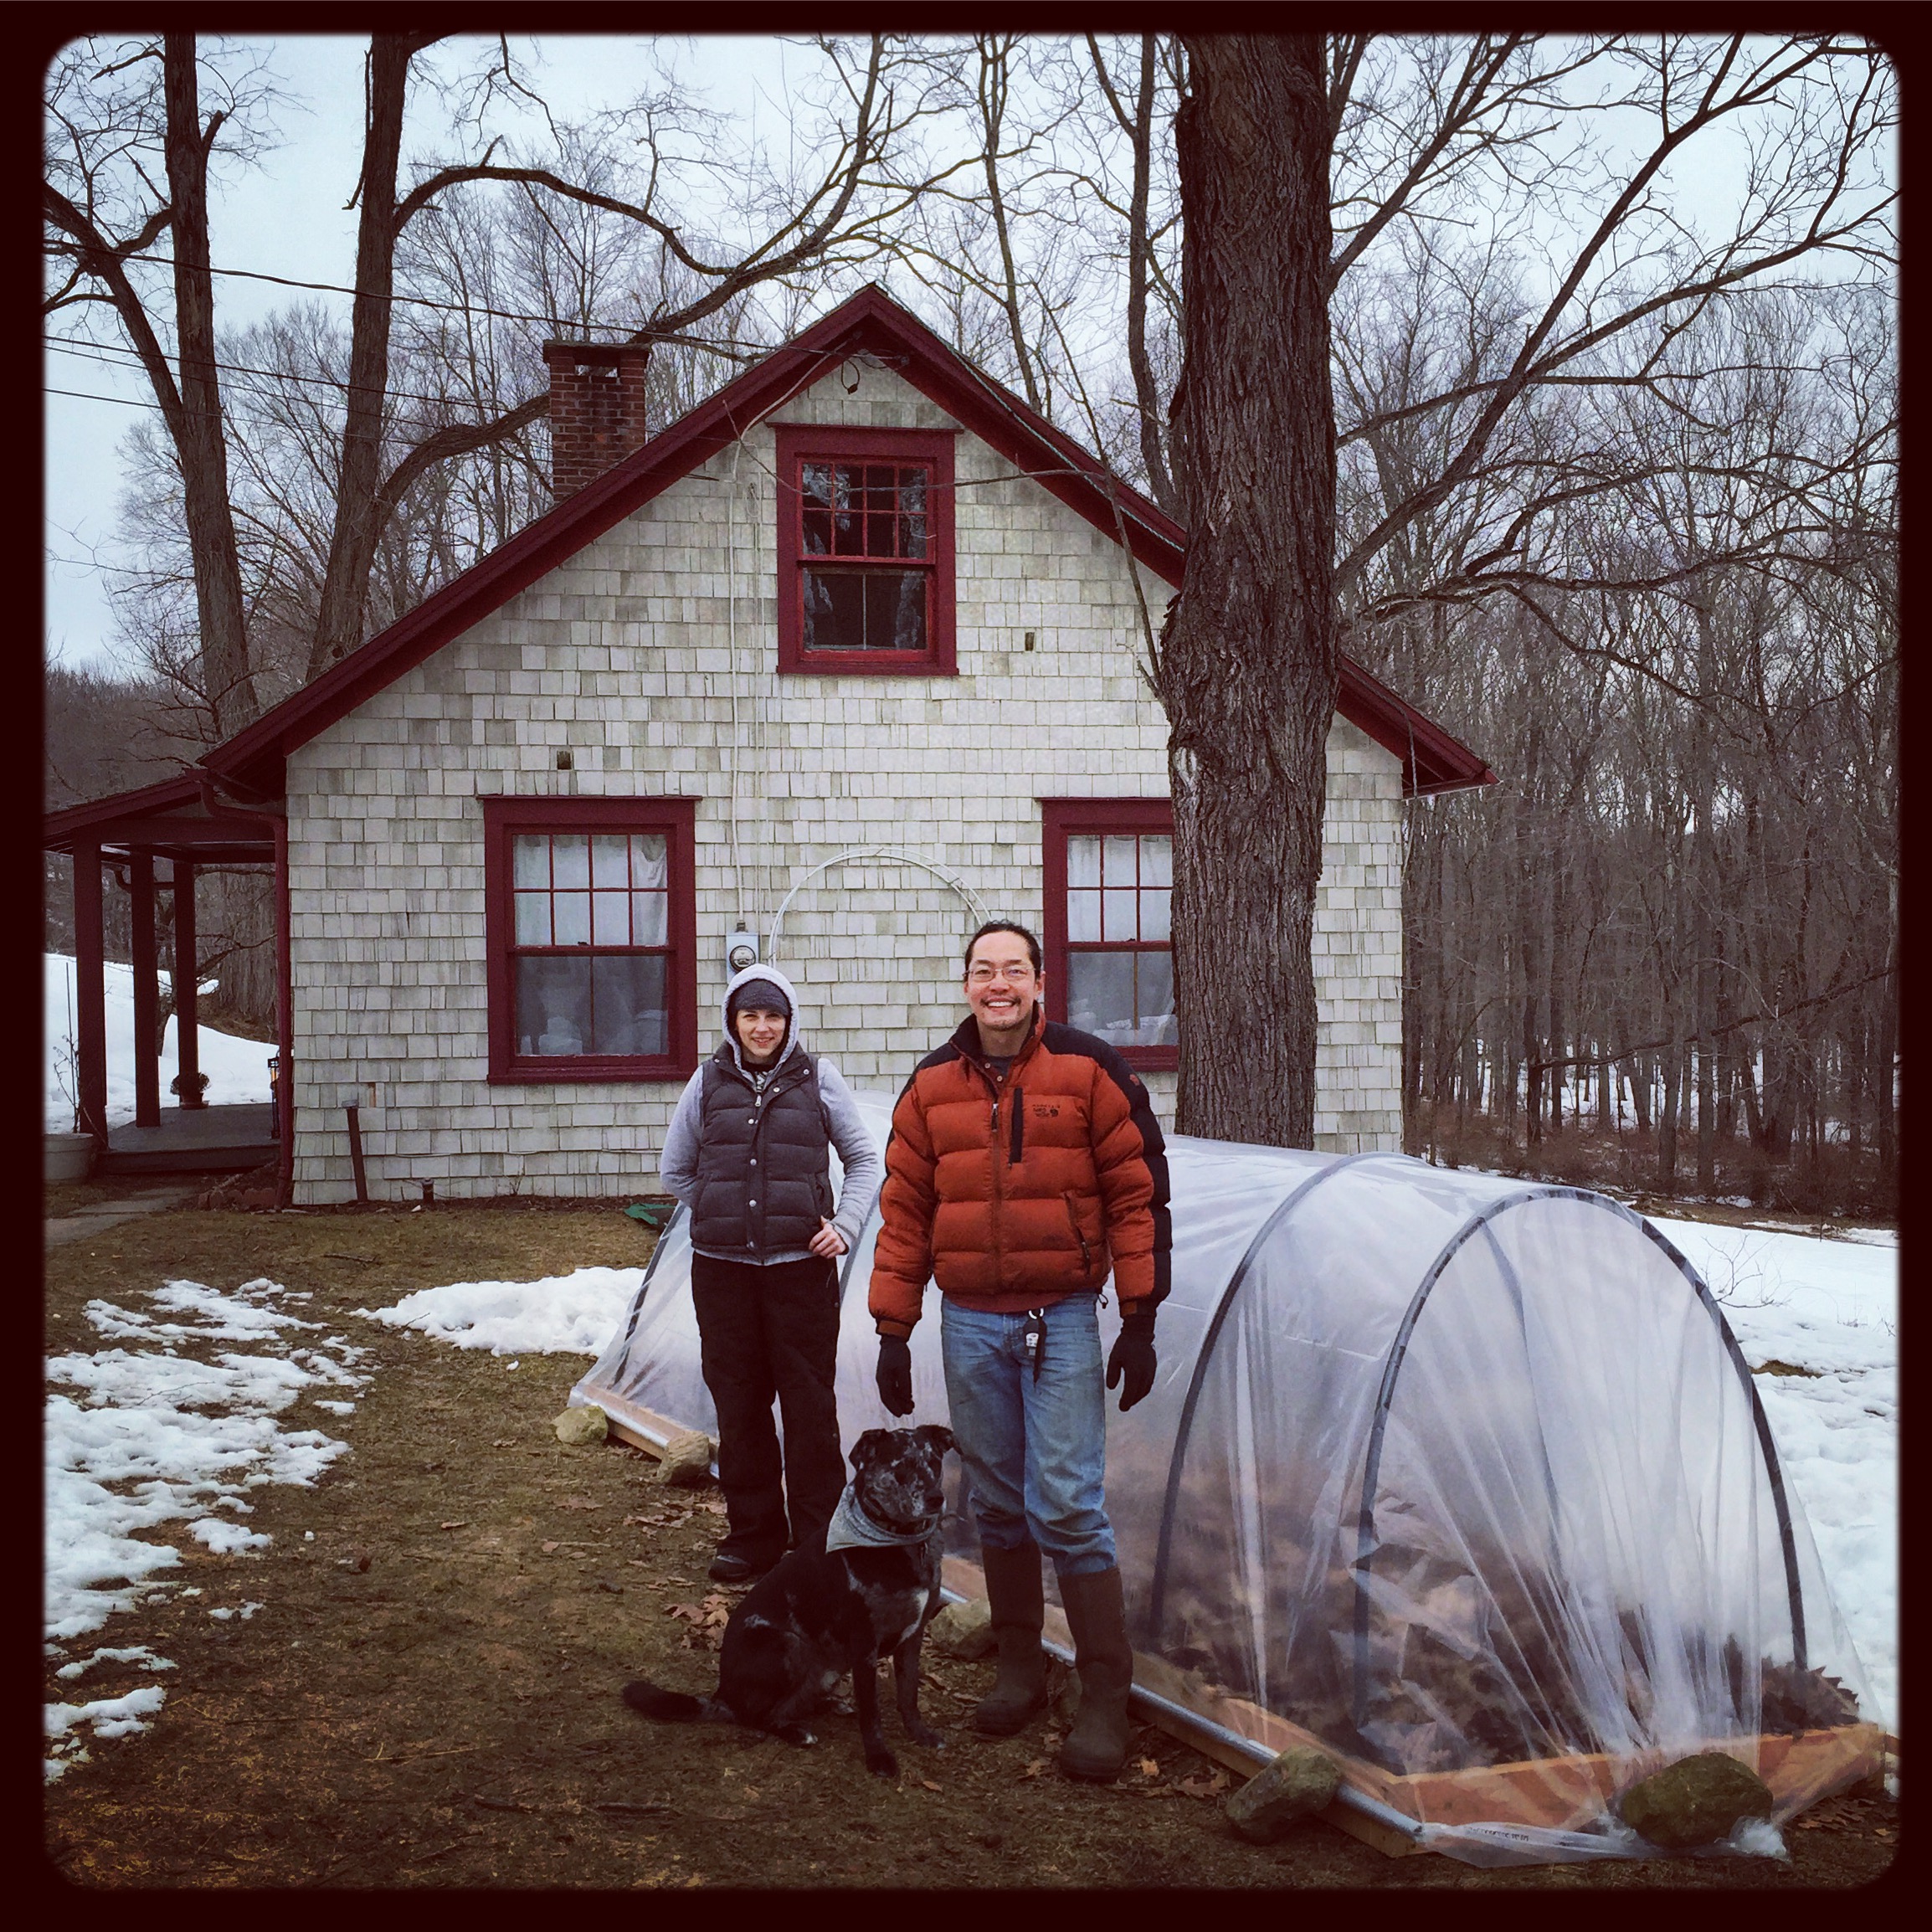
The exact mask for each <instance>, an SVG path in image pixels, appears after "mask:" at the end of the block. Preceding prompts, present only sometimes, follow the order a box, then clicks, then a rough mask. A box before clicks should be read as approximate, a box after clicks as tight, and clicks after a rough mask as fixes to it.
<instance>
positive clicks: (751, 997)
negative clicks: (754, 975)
mask: <svg viewBox="0 0 1932 1932" xmlns="http://www.w3.org/2000/svg"><path fill="white" fill-rule="evenodd" d="M748 1006H763V1007H767V1008H768V1009H769V1010H771V1011H772V1012H773V1013H782V1014H784V1016H785V1018H786V1019H787V1020H790V1019H791V1018H792V1003H791V1001H790V1000H789V999H787V998H786V997H785V990H784V988H783V987H782V986H780V985H779V984H778V982H777V981H776V980H774V979H763V978H760V979H747V980H745V981H743V982H742V984H739V985H737V986H734V987H732V990H731V997H730V998H729V999H727V1000H726V1001H725V1017H726V1019H727V1020H729V1021H731V1022H732V1023H733V1024H735V1023H736V1022H737V1016H738V1015H739V1014H740V1013H742V1011H743V1010H745V1008H746V1007H748Z"/></svg>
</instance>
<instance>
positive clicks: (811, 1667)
mask: <svg viewBox="0 0 1932 1932" xmlns="http://www.w3.org/2000/svg"><path fill="white" fill-rule="evenodd" d="M952 1446H953V1432H952V1431H951V1430H949V1429H939V1428H933V1427H930V1426H928V1427H926V1428H922V1429H868V1430H867V1431H866V1432H865V1434H864V1435H863V1436H861V1437H860V1438H859V1440H858V1441H856V1443H854V1444H853V1446H852V1456H851V1462H852V1469H853V1476H852V1482H851V1487H850V1489H849V1490H848V1491H847V1493H846V1498H847V1499H846V1503H844V1504H841V1506H840V1510H841V1516H843V1515H844V1513H845V1510H846V1509H847V1508H856V1513H857V1515H858V1517H859V1518H861V1522H860V1525H859V1528H860V1530H861V1534H876V1533H879V1532H883V1533H884V1534H886V1535H888V1536H897V1537H900V1538H902V1539H906V1538H910V1539H912V1540H910V1541H902V1542H899V1543H897V1544H892V1543H887V1544H882V1545H881V1546H878V1547H873V1546H871V1545H869V1544H861V1545H859V1546H857V1547H845V1548H836V1549H832V1550H831V1551H830V1552H828V1551H827V1550H826V1549H825V1539H824V1538H818V1539H814V1540H813V1542H812V1543H810V1544H801V1545H800V1546H799V1548H798V1549H794V1550H793V1551H792V1552H791V1553H790V1554H789V1555H787V1556H786V1557H785V1559H784V1561H783V1562H781V1563H780V1564H779V1565H778V1567H777V1568H776V1569H775V1570H772V1571H771V1572H770V1574H769V1575H767V1576H765V1577H764V1578H763V1580H761V1581H760V1582H758V1584H757V1585H755V1586H754V1587H753V1590H751V1591H750V1593H749V1594H748V1595H747V1596H746V1597H745V1598H744V1600H743V1601H742V1602H741V1603H740V1604H739V1605H738V1606H737V1609H736V1610H734V1611H732V1615H731V1621H729V1622H728V1623H727V1625H726V1626H725V1633H724V1642H723V1645H722V1649H721V1650H720V1652H719V1656H718V1687H717V1693H716V1695H714V1696H712V1697H708V1698H696V1697H687V1696H686V1695H684V1694H683V1693H681V1692H677V1691H667V1690H660V1689H659V1688H657V1687H656V1686H655V1684H650V1683H629V1684H626V1685H625V1686H624V1702H625V1703H627V1704H629V1706H630V1707H631V1708H632V1709H634V1710H639V1711H642V1712H643V1713H644V1714H645V1716H646V1717H653V1718H665V1719H671V1721H673V1722H675V1723H681V1724H689V1723H691V1722H693V1721H696V1722H700V1723H710V1724H734V1723H735V1724H749V1725H752V1726H753V1727H754V1728H755V1729H758V1730H765V1731H770V1732H771V1733H772V1734H773V1735H774V1736H777V1737H781V1738H783V1739H784V1740H785V1741H786V1742H787V1743H788V1744H815V1743H816V1742H817V1741H818V1740H817V1739H815V1738H814V1735H813V1734H812V1733H811V1732H810V1731H809V1730H808V1729H806V1728H805V1726H804V1724H802V1723H801V1722H800V1721H799V1720H800V1719H803V1718H804V1717H806V1716H807V1715H809V1714H810V1713H811V1712H813V1711H814V1710H820V1709H823V1708H825V1707H826V1706H827V1705H828V1704H830V1703H831V1702H832V1699H833V1695H834V1693H835V1689H836V1688H837V1685H838V1682H839V1679H840V1678H841V1677H843V1676H844V1675H845V1673H846V1672H848V1671H850V1673H851V1675H852V1696H853V1701H854V1703H856V1706H857V1708H858V1715H859V1734H860V1735H861V1737H862V1738H863V1739H864V1740H865V1745H866V1770H869V1771H876V1772H877V1773H878V1774H879V1775H881V1777H891V1775H893V1774H894V1773H896V1772H897V1770H898V1768H899V1762H898V1760H897V1758H895V1757H894V1756H893V1755H892V1754H891V1751H889V1750H887V1749H886V1740H885V1738H884V1736H883V1734H881V1730H880V1727H879V1679H878V1664H879V1660H880V1659H881V1657H887V1656H890V1657H891V1660H892V1672H893V1680H894V1685H895V1688H896V1689H897V1693H898V1703H899V1717H900V1720H901V1722H902V1724H904V1725H905V1727H906V1734H907V1737H909V1738H911V1739H912V1741H913V1743H914V1744H926V1745H928V1746H930V1747H931V1748H933V1749H934V1750H937V1749H938V1748H939V1747H940V1745H941V1744H942V1742H943V1740H942V1739H941V1738H940V1736H939V1734H938V1732H937V1731H935V1730H934V1729H933V1728H932V1727H931V1726H930V1725H929V1724H926V1723H925V1722H924V1721H923V1720H922V1719H921V1717H920V1715H919V1643H920V1640H921V1638H922V1637H924V1635H925V1634H926V1626H927V1624H928V1623H930V1622H931V1621H933V1615H934V1613H935V1612H936V1611H938V1608H939V1544H940V1538H939V1534H938V1528H939V1514H940V1511H941V1510H942V1508H943V1507H944V1503H945V1496H944V1492H943V1490H942V1489H941V1488H940V1482H939V1472H940V1468H941V1465H942V1463H943V1461H944V1458H945V1455H946V1452H947V1451H948V1449H950V1448H951V1447H952ZM831 1537H832V1540H833V1541H834V1542H837V1541H839V1540H840V1518H835V1519H834V1523H833V1529H832V1532H831Z"/></svg>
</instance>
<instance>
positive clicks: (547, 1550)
mask: <svg viewBox="0 0 1932 1932" xmlns="http://www.w3.org/2000/svg"><path fill="white" fill-rule="evenodd" d="M537 1548H538V1549H541V1550H542V1552H543V1554H545V1555H546V1556H548V1555H549V1554H551V1552H552V1550H554V1549H557V1548H558V1544H555V1543H553V1542H545V1543H541V1544H538V1545H537Z"/></svg>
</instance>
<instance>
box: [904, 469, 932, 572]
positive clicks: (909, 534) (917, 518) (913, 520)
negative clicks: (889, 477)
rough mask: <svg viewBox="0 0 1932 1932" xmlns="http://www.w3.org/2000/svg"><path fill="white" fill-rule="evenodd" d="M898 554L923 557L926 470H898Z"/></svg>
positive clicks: (924, 544) (925, 534)
mask: <svg viewBox="0 0 1932 1932" xmlns="http://www.w3.org/2000/svg"><path fill="white" fill-rule="evenodd" d="M899 509H900V513H901V514H900V524H899V554H900V555H901V556H902V557H923V556H924V555H925V554H926V539H927V526H926V472H925V471H924V470H901V471H900V472H899Z"/></svg>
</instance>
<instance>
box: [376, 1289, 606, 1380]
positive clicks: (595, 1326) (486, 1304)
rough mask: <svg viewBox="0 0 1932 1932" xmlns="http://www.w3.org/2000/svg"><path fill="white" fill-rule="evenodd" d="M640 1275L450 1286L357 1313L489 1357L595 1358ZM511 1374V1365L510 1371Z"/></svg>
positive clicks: (421, 1292) (426, 1290)
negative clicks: (488, 1355) (575, 1356)
mask: <svg viewBox="0 0 1932 1932" xmlns="http://www.w3.org/2000/svg"><path fill="white" fill-rule="evenodd" d="M643 1279H644V1270H643V1269H642V1268H578V1269H577V1270H576V1271H575V1272H573V1273H571V1274H568V1275H558V1276H552V1277H551V1278H550V1279H548V1280H547V1281H541V1282H451V1283H450V1285H449V1286H448V1287H440V1288H423V1289H419V1291H418V1292H416V1293H414V1294H413V1295H405V1296H404V1297H403V1299H402V1300H401V1301H399V1302H398V1303H395V1304H394V1305H393V1307H391V1308H358V1309H357V1311H356V1313H357V1314H359V1315H367V1317H369V1318H370V1319H371V1320H373V1321H378V1322H386V1323H388V1324H389V1325H390V1326H391V1327H392V1328H418V1329H420V1330H421V1331H422V1332H423V1333H425V1334H429V1335H437V1336H440V1337H441V1338H442V1339H443V1340H444V1341H446V1342H452V1343H454V1344H455V1345H456V1347H458V1348H459V1349H489V1351H490V1352H491V1354H493V1355H525V1354H529V1355H537V1354H566V1355H588V1356H591V1357H592V1358H593V1359H594V1358H595V1357H596V1356H598V1355H599V1354H602V1353H603V1350H604V1344H606V1343H607V1342H608V1341H609V1339H610V1338H611V1336H612V1335H613V1334H614V1333H615V1332H616V1328H617V1324H618V1323H619V1322H621V1321H622V1320H623V1319H624V1313H625V1312H626V1311H627V1310H628V1309H629V1306H630V1303H631V1297H633V1296H634V1295H635V1293H636V1292H637V1286H638V1283H639V1282H640V1281H642V1280H643ZM509 1365H510V1366H511V1368H512V1369H514V1368H515V1367H516V1363H514V1362H512V1363H511V1364H509Z"/></svg>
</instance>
